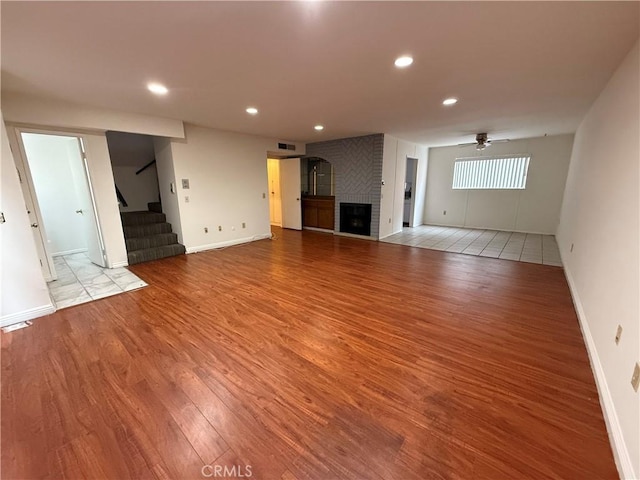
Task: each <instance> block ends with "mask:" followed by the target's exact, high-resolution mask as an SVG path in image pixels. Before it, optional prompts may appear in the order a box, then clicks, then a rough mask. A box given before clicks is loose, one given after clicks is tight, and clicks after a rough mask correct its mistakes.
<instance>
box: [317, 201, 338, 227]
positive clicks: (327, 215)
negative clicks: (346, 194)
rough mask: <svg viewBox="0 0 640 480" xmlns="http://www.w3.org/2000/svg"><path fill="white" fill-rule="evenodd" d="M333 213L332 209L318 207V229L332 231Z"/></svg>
mask: <svg viewBox="0 0 640 480" xmlns="http://www.w3.org/2000/svg"><path fill="white" fill-rule="evenodd" d="M333 218H334V212H333V208H332V207H330V208H327V207H324V206H323V207H320V208H318V228H325V229H327V230H333V228H334V224H333Z"/></svg>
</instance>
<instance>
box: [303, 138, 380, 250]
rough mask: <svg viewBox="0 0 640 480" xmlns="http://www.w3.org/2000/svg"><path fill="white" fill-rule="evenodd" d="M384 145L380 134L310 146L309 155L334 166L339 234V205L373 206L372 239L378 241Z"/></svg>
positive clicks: (336, 219) (338, 229)
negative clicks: (360, 204) (357, 204)
mask: <svg viewBox="0 0 640 480" xmlns="http://www.w3.org/2000/svg"><path fill="white" fill-rule="evenodd" d="M383 144H384V135H383V134H381V133H378V134H374V135H366V136H363V137H352V138H341V139H338V140H329V141H327V142H317V143H308V144H307V155H308V156H311V157H320V158H323V159H325V160H328V161H329V162H331V164H332V165H333V172H334V181H335V197H336V203H335V231H336V232H339V231H340V203H343V202H347V203H370V204H371V237H372V238H376V239H377V238H378V236H379V226H380V183H381V181H382V150H383Z"/></svg>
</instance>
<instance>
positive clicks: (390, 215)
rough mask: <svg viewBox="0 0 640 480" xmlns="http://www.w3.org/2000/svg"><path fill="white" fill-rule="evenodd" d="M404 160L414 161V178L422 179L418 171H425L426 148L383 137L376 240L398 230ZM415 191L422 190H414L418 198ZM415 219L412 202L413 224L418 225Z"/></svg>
mask: <svg viewBox="0 0 640 480" xmlns="http://www.w3.org/2000/svg"><path fill="white" fill-rule="evenodd" d="M407 157H411V158H416V159H417V160H418V178H419V179H421V178H424V177H421V176H420V174H421V173H422V172H421V170H422V171H425V170H426V162H427V157H426V148H425V147H423V146H421V145H418V144H416V143H412V142H407V141H405V140H400V139H399V138H396V137H393V136H391V135H386V134H385V136H384V145H383V149H382V181H383V182H384V185H382V186H381V201H380V231H379V238H384V237H388V236H389V235H392V234H394V233H397V232H400V231H402V218H403V210H404V182H405V175H406V169H407ZM416 183H419V182H416ZM419 191H424V187H423V186H422V185H421V186H420V187H419V189H418V188H416V194H417V195H420V193H419ZM416 218H418V219H421V218H422V216H420V217H416V211H415V203H414V225H415V224H418V225H419V224H420V223H421V222H419V221H417V222H416V220H415V219H416Z"/></svg>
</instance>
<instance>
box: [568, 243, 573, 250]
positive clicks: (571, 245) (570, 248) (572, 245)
mask: <svg viewBox="0 0 640 480" xmlns="http://www.w3.org/2000/svg"><path fill="white" fill-rule="evenodd" d="M569 252H573V243H572V244H571V248H570V249H569Z"/></svg>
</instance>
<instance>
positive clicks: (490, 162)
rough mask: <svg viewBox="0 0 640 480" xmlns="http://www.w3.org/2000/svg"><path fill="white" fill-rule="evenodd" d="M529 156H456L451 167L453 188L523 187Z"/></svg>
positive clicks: (525, 183) (511, 188)
mask: <svg viewBox="0 0 640 480" xmlns="http://www.w3.org/2000/svg"><path fill="white" fill-rule="evenodd" d="M529 160H531V157H529V156H519V157H491V158H487V157H483V158H458V159H456V162H455V164H454V168H453V186H452V188H453V189H475V190H478V189H485V190H488V189H494V190H495V189H510V190H514V189H520V190H522V189H524V188H525V186H526V185H527V170H529Z"/></svg>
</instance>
